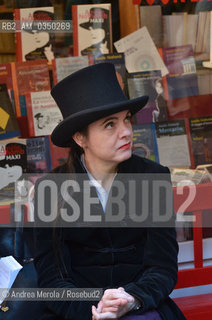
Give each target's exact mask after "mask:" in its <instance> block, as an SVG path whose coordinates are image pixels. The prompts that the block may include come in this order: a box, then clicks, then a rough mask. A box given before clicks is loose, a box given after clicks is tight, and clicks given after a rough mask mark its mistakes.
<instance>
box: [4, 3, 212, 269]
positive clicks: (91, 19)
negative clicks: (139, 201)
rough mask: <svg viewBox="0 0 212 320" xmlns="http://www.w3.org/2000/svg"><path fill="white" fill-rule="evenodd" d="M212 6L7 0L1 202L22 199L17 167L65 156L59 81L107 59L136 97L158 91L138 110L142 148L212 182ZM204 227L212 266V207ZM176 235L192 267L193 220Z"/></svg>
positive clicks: (49, 165) (189, 179)
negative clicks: (57, 138)
mask: <svg viewBox="0 0 212 320" xmlns="http://www.w3.org/2000/svg"><path fill="white" fill-rule="evenodd" d="M211 10H212V2H211V1H209V0H203V1H195V2H194V1H192V0H187V1H180V0H155V1H154V0H146V1H144V0H119V1H118V0H116V1H113V0H111V1H109V0H108V1H98V0H93V1H92V0H90V1H89V0H81V1H77V0H76V1H74V0H66V1H62V0H52V1H50V0H46V1H25V0H22V1H21V0H16V1H15V0H10V1H6V0H1V1H0V26H1V32H0V101H1V106H0V170H1V172H2V174H3V172H4V174H5V180H4V181H3V180H2V183H1V184H0V207H1V206H2V208H4V209H5V210H7V209H8V210H10V207H8V206H10V205H11V204H12V202H14V189H13V188H12V183H13V182H14V181H10V180H7V177H8V172H11V171H13V172H18V173H17V175H15V174H14V179H15V178H16V176H17V177H18V178H20V176H22V175H24V174H25V173H30V174H33V173H34V174H39V175H41V174H43V173H46V172H49V171H50V170H52V169H54V168H55V167H56V166H58V165H60V164H62V163H64V162H65V161H66V159H67V157H68V151H67V150H66V149H63V148H59V147H56V146H54V145H53V144H52V142H51V139H50V135H51V132H52V130H53V128H54V127H55V126H56V125H57V124H58V123H59V122H60V121H61V119H62V116H61V113H60V111H59V110H58V107H57V105H56V104H55V102H54V101H53V99H52V97H51V95H50V90H51V87H52V86H53V85H55V84H56V83H58V82H59V81H60V80H62V79H63V78H64V77H66V76H68V75H69V74H71V73H73V72H75V71H77V70H79V69H81V68H83V67H86V66H88V65H91V64H97V63H102V62H110V63H113V64H114V65H115V68H116V73H117V77H118V80H119V82H120V85H121V87H122V89H123V91H124V93H125V94H126V95H127V96H128V97H129V98H136V97H139V96H142V95H148V96H149V101H148V104H147V106H146V107H145V108H144V109H142V110H141V111H140V112H138V113H137V114H136V116H135V117H134V118H133V130H134V137H133V141H134V150H133V152H134V153H135V154H138V155H140V156H142V157H147V158H149V159H151V160H153V161H156V162H160V163H161V164H162V165H165V166H168V167H169V168H170V170H171V176H172V182H173V187H176V186H178V185H181V186H182V185H189V184H190V183H193V184H195V185H196V187H197V190H198V187H199V186H200V185H202V184H211V183H212V11H211ZM41 22H42V23H41ZM11 154H12V155H14V156H13V157H12V156H8V155H11ZM18 178H17V179H18ZM20 196H21V195H20ZM206 196H207V197H208V195H206ZM211 209H212V204H211ZM203 226H204V228H203V238H204V240H203V258H204V261H205V264H212V253H211V250H210V248H211V245H212V210H209V209H208V210H205V211H204V212H203ZM177 234H178V241H179V242H180V243H181V244H182V245H180V261H179V262H180V263H181V264H182V265H186V263H187V266H189V265H190V263H192V261H193V259H194V258H193V256H192V254H191V255H190V254H189V252H192V239H193V231H192V225H191V224H189V223H185V224H184V225H183V226H182V227H181V228H178V229H177Z"/></svg>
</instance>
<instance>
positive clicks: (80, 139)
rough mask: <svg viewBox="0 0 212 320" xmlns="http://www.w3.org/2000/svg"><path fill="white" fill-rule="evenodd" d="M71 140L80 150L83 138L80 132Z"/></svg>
mask: <svg viewBox="0 0 212 320" xmlns="http://www.w3.org/2000/svg"><path fill="white" fill-rule="evenodd" d="M72 138H73V140H74V141H75V142H76V144H78V145H79V146H80V147H81V148H83V145H84V136H83V134H82V133H81V132H79V131H77V132H75V133H74V135H73V136H72Z"/></svg>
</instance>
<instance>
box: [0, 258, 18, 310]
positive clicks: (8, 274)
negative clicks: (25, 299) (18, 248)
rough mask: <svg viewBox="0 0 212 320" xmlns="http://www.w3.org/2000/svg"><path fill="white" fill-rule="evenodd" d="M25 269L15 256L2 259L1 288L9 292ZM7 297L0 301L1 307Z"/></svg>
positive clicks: (0, 268)
mask: <svg viewBox="0 0 212 320" xmlns="http://www.w3.org/2000/svg"><path fill="white" fill-rule="evenodd" d="M22 268H23V267H22V266H21V265H20V263H19V262H18V261H16V260H15V258H13V256H7V257H2V258H1V259H0V288H7V289H8V291H9V289H10V288H11V287H12V284H13V282H14V281H15V278H16V277H17V275H18V273H19V271H20V270H21V269H22ZM4 299H5V297H4V298H2V297H1V299H0V305H1V304H2V302H3V301H4Z"/></svg>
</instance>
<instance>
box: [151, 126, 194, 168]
mask: <svg viewBox="0 0 212 320" xmlns="http://www.w3.org/2000/svg"><path fill="white" fill-rule="evenodd" d="M156 134H157V144H158V152H159V159H160V163H161V164H162V165H165V166H168V167H169V168H173V167H174V168H182V167H183V168H189V167H190V165H191V160H190V152H189V144H188V139H187V132H186V126H185V122H184V120H176V121H166V122H160V123H156Z"/></svg>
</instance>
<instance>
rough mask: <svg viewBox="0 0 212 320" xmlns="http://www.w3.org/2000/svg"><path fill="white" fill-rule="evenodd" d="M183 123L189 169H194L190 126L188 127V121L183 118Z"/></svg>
mask: <svg viewBox="0 0 212 320" xmlns="http://www.w3.org/2000/svg"><path fill="white" fill-rule="evenodd" d="M184 122H185V129H186V135H187V140H188V149H189V154H190V161H191V167H190V168H191V169H195V161H194V154H193V149H192V139H191V131H190V125H189V119H188V118H184Z"/></svg>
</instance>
